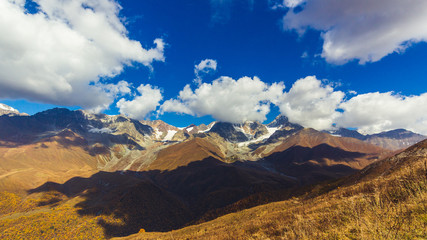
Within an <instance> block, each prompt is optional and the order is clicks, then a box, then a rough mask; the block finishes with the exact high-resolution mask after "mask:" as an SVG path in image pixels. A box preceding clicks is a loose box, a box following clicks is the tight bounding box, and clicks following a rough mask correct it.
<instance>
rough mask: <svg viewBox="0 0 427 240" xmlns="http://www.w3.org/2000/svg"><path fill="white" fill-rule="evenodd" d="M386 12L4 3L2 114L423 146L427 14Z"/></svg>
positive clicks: (368, 6)
mask: <svg viewBox="0 0 427 240" xmlns="http://www.w3.org/2000/svg"><path fill="white" fill-rule="evenodd" d="M383 3H384V5H381V4H372V3H370V2H369V1H360V2H357V3H355V4H353V5H352V3H351V1H342V2H340V3H335V2H333V1H332V2H331V3H330V4H332V5H331V6H332V7H333V8H331V9H334V10H330V9H326V8H324V7H322V4H320V5H319V3H317V2H316V1H312V0H306V1H304V0H299V1H291V0H284V1H279V0H277V1H275V0H256V1H255V0H254V1H233V0H229V1H217V0H205V1H199V2H192V1H183V2H176V1H172V0H157V1H154V0H153V1H151V0H150V1H144V2H124V1H122V2H116V1H107V2H101V1H94V2H89V1H86V0H81V1H79V2H74V3H72V2H67V3H66V4H59V2H57V1H30V0H27V1H25V0H22V1H3V2H1V3H0V12H1V13H3V14H2V15H4V16H8V17H7V19H8V20H7V21H4V20H6V18H3V19H2V20H3V21H2V20H0V33H2V34H0V35H1V37H0V52H1V54H2V58H3V59H4V60H3V61H1V62H0V103H4V104H6V105H9V106H11V107H13V108H15V109H17V110H19V111H20V112H25V113H28V114H30V115H33V114H35V113H37V112H40V111H43V110H47V109H51V108H54V107H63V108H68V109H70V110H77V109H85V110H88V111H95V112H100V113H105V114H107V115H117V114H123V115H126V116H129V117H131V118H134V119H138V120H144V119H149V120H156V119H159V120H162V121H164V122H166V123H168V124H171V125H174V126H180V127H181V126H184V127H186V126H189V125H190V124H196V125H200V124H202V123H203V124H206V125H207V124H209V123H211V122H213V121H225V122H244V121H246V120H248V121H259V122H261V123H266V122H271V121H273V120H274V118H275V117H277V116H278V115H280V114H281V115H284V116H286V117H288V118H289V119H290V120H291V122H293V123H298V124H300V125H302V126H304V127H312V128H314V129H317V130H324V129H327V128H330V127H331V126H333V125H337V126H339V127H343V128H349V129H358V131H359V132H360V131H362V132H364V133H374V132H382V131H388V130H393V129H400V128H402V129H408V130H410V131H413V132H417V133H420V134H424V135H426V134H427V104H426V103H427V92H426V90H427V81H426V76H427V68H425V66H424V65H425V64H424V61H423V59H424V56H425V55H426V54H427V44H426V41H427V31H425V30H424V29H425V27H424V26H425V24H424V23H425V22H426V21H427V17H426V16H427V3H425V2H423V1H419V4H412V5H411V4H405V3H393V4H387V2H386V1H384V2H383ZM326 5H328V4H326ZM384 6H386V7H384ZM349 9H352V10H354V11H352V15H348V16H347V15H343V14H341V12H344V11H346V10H349ZM401 9H404V11H398V10H401ZM368 10H369V11H368ZM58 13H61V14H58ZM330 15H332V16H333V17H334V18H333V19H332V20H331V19H330V18H328V16H330ZM354 19H360V21H355V20H354ZM8 21H9V22H10V21H11V22H13V24H8ZM15 24H16V25H18V26H20V28H19V30H17V29H16V27H15ZM393 29H402V31H398V32H395V31H393ZM403 29H404V31H403ZM382 36H387V37H382ZM82 49H84V50H85V51H81V50H82Z"/></svg>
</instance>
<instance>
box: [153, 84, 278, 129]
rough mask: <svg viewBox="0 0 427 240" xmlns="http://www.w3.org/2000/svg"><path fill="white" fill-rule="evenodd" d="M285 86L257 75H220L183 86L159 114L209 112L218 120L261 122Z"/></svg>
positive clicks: (166, 102) (198, 114) (201, 114)
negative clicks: (219, 76)
mask: <svg viewBox="0 0 427 240" xmlns="http://www.w3.org/2000/svg"><path fill="white" fill-rule="evenodd" d="M284 88H285V86H284V85H283V83H282V82H280V83H274V84H272V85H268V84H266V83H264V82H262V81H261V80H260V79H259V78H257V77H254V78H249V77H242V78H240V79H238V80H234V79H232V78H230V77H221V78H219V79H217V80H214V81H213V82H212V83H203V84H202V85H200V86H199V87H198V88H197V89H195V90H194V91H193V90H192V89H191V88H190V86H189V85H186V86H185V87H184V89H183V90H182V91H181V92H180V93H179V96H178V98H177V99H171V100H167V101H165V102H164V103H163V105H162V107H161V109H160V113H163V112H177V113H185V114H190V115H195V116H205V115H210V116H212V117H213V118H215V119H216V120H218V121H224V122H232V123H242V122H244V121H247V120H252V121H261V122H262V121H264V120H265V119H266V115H267V114H268V112H269V111H270V102H271V103H277V102H278V100H279V98H280V96H281V95H282V94H283V89H284Z"/></svg>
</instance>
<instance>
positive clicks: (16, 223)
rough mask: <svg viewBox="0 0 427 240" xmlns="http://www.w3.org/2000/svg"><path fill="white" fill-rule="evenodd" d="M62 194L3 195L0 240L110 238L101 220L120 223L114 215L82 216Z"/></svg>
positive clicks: (78, 200) (6, 193) (76, 199)
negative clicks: (106, 234) (100, 223)
mask: <svg viewBox="0 0 427 240" xmlns="http://www.w3.org/2000/svg"><path fill="white" fill-rule="evenodd" d="M81 200H82V199H80V198H73V199H70V200H67V199H65V196H63V195H61V194H60V193H58V192H46V193H41V194H33V195H30V196H19V195H17V194H14V193H8V192H1V193H0V239H106V236H105V235H104V229H103V228H102V227H101V226H100V225H99V221H104V222H109V223H116V224H120V223H121V222H120V221H119V220H116V219H114V218H112V217H111V216H104V215H100V216H82V215H80V214H78V213H77V210H78V208H76V207H75V204H76V203H78V202H80V201H81Z"/></svg>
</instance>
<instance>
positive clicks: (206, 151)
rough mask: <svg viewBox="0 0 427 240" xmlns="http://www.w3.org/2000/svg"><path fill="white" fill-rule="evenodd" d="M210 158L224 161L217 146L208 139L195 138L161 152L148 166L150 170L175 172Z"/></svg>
mask: <svg viewBox="0 0 427 240" xmlns="http://www.w3.org/2000/svg"><path fill="white" fill-rule="evenodd" d="M208 157H213V158H216V159H218V160H222V159H223V158H224V155H223V154H222V152H221V150H220V149H219V148H218V147H217V146H215V145H213V144H212V143H210V142H208V141H207V140H206V139H202V138H194V139H192V140H189V141H186V142H183V143H179V144H176V145H172V146H170V147H168V148H165V149H163V150H161V151H160V152H159V154H158V155H157V159H156V160H155V161H154V162H153V163H151V164H150V165H149V166H148V169H150V170H154V169H158V170H173V169H176V168H177V167H180V166H186V165H188V164H189V163H191V162H194V161H201V160H203V159H205V158H208Z"/></svg>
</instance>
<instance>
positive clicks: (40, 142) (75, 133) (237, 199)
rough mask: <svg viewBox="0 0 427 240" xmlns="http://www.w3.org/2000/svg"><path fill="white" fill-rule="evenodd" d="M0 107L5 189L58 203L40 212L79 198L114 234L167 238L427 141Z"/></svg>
mask: <svg viewBox="0 0 427 240" xmlns="http://www.w3.org/2000/svg"><path fill="white" fill-rule="evenodd" d="M2 109H4V112H2V115H1V116H0V159H1V161H0V190H1V191H6V192H10V193H15V194H18V195H19V196H28V194H30V195H29V196H33V195H35V196H38V195H37V194H42V193H49V192H55V194H56V195H55V196H61V197H54V198H52V199H53V200H52V199H50V200H49V201H45V202H47V204H41V205H40V206H45V205H47V206H50V204H56V203H57V202H61V201H62V200H64V199H68V200H67V201H71V199H79V202H78V203H76V205H75V207H76V208H77V209H79V210H78V214H79V215H81V216H86V217H97V216H114V219H119V220H120V221H121V222H122V224H117V223H115V222H113V223H112V222H108V221H107V222H102V224H100V225H101V226H102V227H103V229H104V234H105V236H107V237H111V236H127V235H129V234H132V233H136V232H138V231H139V230H140V229H141V227H142V226H143V228H144V229H145V230H147V231H169V230H172V229H177V228H181V227H183V226H187V225H191V224H194V223H198V222H203V221H208V220H211V219H214V218H216V217H218V216H221V215H224V214H227V213H230V212H234V211H237V210H242V209H245V208H248V207H252V206H256V205H259V204H263V203H268V202H271V201H279V200H283V199H287V198H289V197H292V196H295V195H296V194H302V193H303V192H305V191H307V190H308V189H311V188H312V186H314V185H316V184H319V183H324V182H328V181H335V180H336V179H339V178H342V177H346V176H349V175H352V174H356V173H358V172H359V171H360V170H361V169H363V168H365V167H366V166H368V165H370V164H372V163H375V162H377V161H379V160H381V159H385V158H387V157H390V156H392V155H394V154H396V153H399V152H401V151H403V150H404V148H405V147H406V146H408V145H413V144H415V143H417V142H419V141H421V140H423V139H425V138H426V137H425V136H422V135H419V134H416V133H412V132H410V131H407V130H399V129H398V130H394V131H389V132H384V133H380V134H375V135H362V134H360V133H358V132H357V131H354V130H348V129H337V130H334V131H329V132H325V131H323V132H322V131H317V130H315V129H311V128H304V127H302V126H300V125H298V124H294V123H291V122H289V121H288V119H287V118H286V117H285V116H278V117H277V118H276V119H275V120H274V121H272V122H271V123H269V124H261V123H259V122H254V121H247V122H245V123H242V124H232V123H227V122H212V123H211V124H209V125H204V124H202V125H199V126H196V125H190V126H188V127H185V128H177V127H175V126H172V125H169V124H167V123H165V122H163V121H161V120H155V121H138V120H135V119H132V118H128V117H125V116H122V115H117V116H110V115H105V114H92V113H89V112H86V111H83V110H76V111H71V110H68V109H62V108H54V109H50V110H47V111H43V112H40V113H37V114H34V115H31V116H29V115H26V114H21V113H19V112H18V111H16V110H14V109H11V108H8V107H7V106H6V107H5V105H2ZM43 196H44V195H43ZM55 199H57V200H55ZM75 201H77V200H75Z"/></svg>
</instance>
